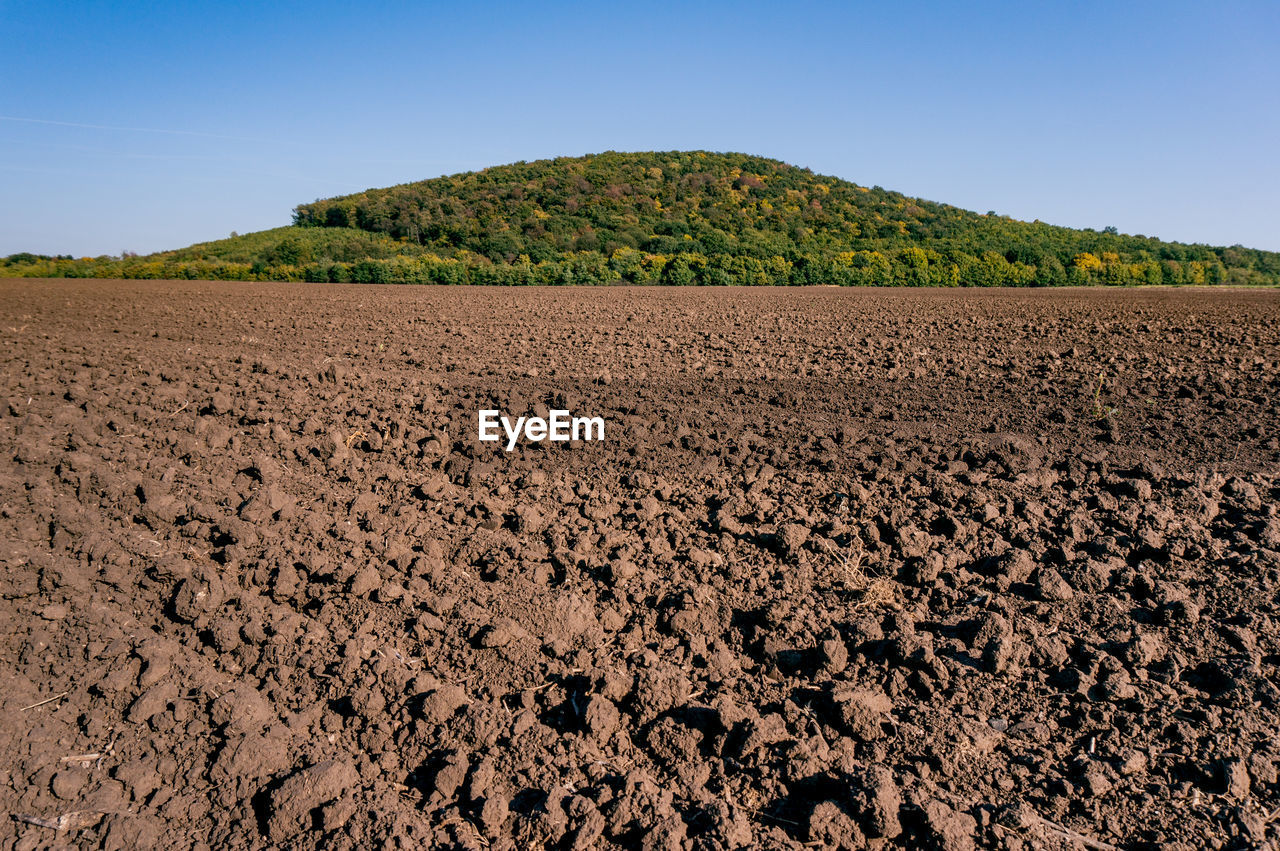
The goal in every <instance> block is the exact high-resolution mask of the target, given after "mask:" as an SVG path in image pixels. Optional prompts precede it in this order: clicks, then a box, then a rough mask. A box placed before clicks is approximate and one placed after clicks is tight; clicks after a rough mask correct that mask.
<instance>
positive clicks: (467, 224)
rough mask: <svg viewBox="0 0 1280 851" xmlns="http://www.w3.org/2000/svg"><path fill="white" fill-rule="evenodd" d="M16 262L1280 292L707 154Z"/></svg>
mask: <svg viewBox="0 0 1280 851" xmlns="http://www.w3.org/2000/svg"><path fill="white" fill-rule="evenodd" d="M10 260H12V258H10ZM6 262H7V268H3V269H0V273H7V274H54V275H56V274H68V275H73V274H92V275H101V276H110V277H116V276H124V277H217V278H223V277H226V278H248V279H272V280H303V279H305V280H315V281H368V282H407V283H499V284H531V283H547V284H561V283H591V284H595V283H611V282H627V283H641V284H643V283H663V284H840V285H873V284H889V285H914V286H957V285H966V286H999V285H1012V286H1019V285H1024V286H1025V285H1030V286H1036V285H1038V286H1051V285H1061V284H1116V285H1124V284H1161V283H1164V284H1201V283H1207V284H1219V283H1232V284H1274V283H1278V282H1280V254H1277V253H1274V252H1266V251H1258V250H1253V249H1247V248H1243V247H1241V246H1232V247H1212V246H1207V245H1187V244H1182V243H1173V242H1163V241H1161V240H1158V239H1154V238H1149V237H1144V236H1128V235H1123V234H1119V233H1117V232H1115V230H1114V229H1113V228H1107V229H1104V230H1102V231H1095V230H1087V229H1086V230H1076V229H1071V228H1065V227H1058V226H1053V225H1047V224H1044V223H1042V222H1039V221H1037V222H1023V221H1017V220H1015V219H1011V218H1009V217H1007V216H999V215H996V214H994V213H987V214H985V215H983V214H978V213H974V212H970V211H967V210H962V209H960V208H958V207H952V206H949V205H946V204H938V203H934V202H931V201H925V200H921V199H917V198H909V197H907V196H905V195H902V194H900V193H897V192H891V191H888V190H885V189H881V188H880V187H878V186H873V187H866V186H860V185H858V184H855V183H851V182H849V181H845V180H841V179H839V178H835V177H826V176H822V175H816V174H814V173H813V172H811V171H809V170H808V169H804V168H798V167H796V166H792V165H788V164H786V163H783V162H780V161H778V160H772V159H766V158H762V157H754V156H749V155H745V154H722V153H709V152H703V151H694V152H679V151H672V152H665V153H616V152H607V153H603V154H597V155H593V156H586V157H575V158H558V159H553V160H540V161H537V162H519V163H514V164H511V165H505V166H498V167H494V168H487V169H483V170H481V171H475V172H467V173H464V174H456V175H451V176H448V177H440V178H435V179H432V180H423V181H418V182H415V183H406V184H402V185H400V186H394V187H391V188H387V189H371V190H368V191H365V192H361V193H358V194H355V195H346V196H342V197H338V198H330V199H325V200H318V201H314V202H312V203H309V204H302V205H300V206H298V207H297V208H296V209H295V211H294V224H293V226H292V227H286V228H277V229H275V230H270V231H263V232H260V233H256V234H249V235H246V236H241V237H233V238H232V239H229V240H220V241H217V242H210V243H201V244H199V245H193V246H191V247H190V248H186V249H182V250H180V251H171V252H161V253H159V254H155V255H151V256H149V257H146V258H125V259H121V260H110V259H106V258H99V259H96V260H79V261H75V260H69V259H53V258H35V259H31V258H30V256H29V255H27V256H25V257H24V259H23V262H21V263H17V262H8V261H6Z"/></svg>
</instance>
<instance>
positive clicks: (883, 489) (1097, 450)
mask: <svg viewBox="0 0 1280 851" xmlns="http://www.w3.org/2000/svg"><path fill="white" fill-rule="evenodd" d="M0 336H2V337H3V340H4V350H3V355H2V357H3V367H2V368H0V383H2V384H3V387H4V396H3V398H0V555H2V557H3V560H4V563H5V565H6V569H5V570H4V571H3V574H2V575H0V673H2V674H3V677H4V680H3V689H0V701H2V707H0V808H3V810H4V811H5V812H6V813H8V814H9V816H8V817H6V819H5V820H4V821H3V822H0V847H3V848H34V847H47V846H55V845H72V846H77V847H98V846H102V847H107V848H136V847H147V846H156V847H161V848H166V849H177V848H208V847H215V848H266V847H299V848H309V847H316V846H323V847H328V848H346V847H353V846H375V845H384V844H386V845H393V846H394V845H399V846H402V847H426V846H431V845H445V846H458V847H464V848H494V849H496V848H515V847H518V848H537V847H555V848H578V849H584V848H594V847H602V848H613V847H625V848H633V847H634V848H646V849H668V848H670V849H677V848H708V849H710V848H733V847H741V846H759V847H770V848H793V847H800V846H812V847H821V846H830V847H837V846H844V847H852V848H860V847H876V848H899V847H936V848H944V849H964V848H971V847H975V846H976V847H996V848H1001V847H1003V848H1053V847H1092V848H1105V847H1108V846H1110V845H1114V846H1119V847H1125V848H1155V847H1174V846H1177V845H1181V846H1183V847H1187V848H1198V847H1230V848H1241V847H1249V846H1262V845H1265V844H1266V843H1268V842H1271V843H1274V842H1276V841H1277V838H1278V837H1280V819H1278V816H1280V784H1278V783H1277V772H1278V768H1280V742H1278V741H1277V731H1278V730H1280V689H1278V688H1277V685H1276V682H1275V680H1276V676H1277V663H1278V662H1280V646H1278V641H1280V626H1278V621H1277V603H1278V593H1280V554H1278V551H1280V517H1278V516H1277V513H1276V504H1277V497H1278V496H1280V489H1278V484H1280V480H1278V479H1277V472H1278V469H1280V468H1278V462H1280V377H1278V376H1280V294H1278V293H1275V292H1231V291H1204V290H1200V291H1167V290H1158V291H1121V292H1117V291H1054V292H1037V291H1017V292H1009V291H999V292H973V291H951V292H946V291H923V292H922V291H902V290H896V291H838V290H825V289H824V290H805V291H790V290H786V291H780V290H765V291H755V290H728V291H726V290H715V291H694V290H677V291H672V290H662V289H651V290H637V289H586V290H536V291H534V290H506V289H465V290H462V289H459V290H450V289H432V288H375V287H339V286H324V285H321V286H311V285H305V286H303V285H261V284H206V283H200V282H186V281H183V282H145V283H144V282H132V281H131V282H115V281H110V282H100V281H99V282H80V283H77V282H65V281H64V282H38V281H29V280H27V281H3V282H0ZM548 406H550V407H564V408H568V409H569V410H571V411H572V412H574V413H575V414H584V415H602V416H604V417H605V418H606V419H607V421H608V427H607V431H606V441H605V442H604V443H603V444H599V443H584V444H578V445H573V446H568V445H565V444H554V445H549V444H537V445H522V446H520V447H518V448H517V449H516V451H514V452H511V453H510V454H508V453H505V452H503V451H502V449H501V448H499V447H497V446H496V445H495V444H491V443H484V444H481V443H479V442H478V441H477V440H476V436H475V432H476V412H477V410H478V409H480V408H488V407H496V408H500V409H502V410H503V411H504V412H507V413H511V414H524V413H528V412H530V411H535V410H540V409H545V408H546V407H548ZM1089 843H1092V844H1091V845H1090V844H1089Z"/></svg>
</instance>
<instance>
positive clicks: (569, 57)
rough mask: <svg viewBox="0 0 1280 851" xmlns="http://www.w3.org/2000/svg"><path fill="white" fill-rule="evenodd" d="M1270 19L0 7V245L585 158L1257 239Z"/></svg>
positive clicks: (1269, 169) (233, 218) (256, 218)
mask: <svg viewBox="0 0 1280 851" xmlns="http://www.w3.org/2000/svg"><path fill="white" fill-rule="evenodd" d="M1278 44H1280V3H1276V2H1274V0H1265V2H1229V0H1228V2H1215V3H1207V2H1177V0H1174V2H1123V3H1116V2H1113V0H1112V1H1109V2H1087V1H1086V2H1070V3H1066V2H1063V3H1025V2H1017V3H984V2H969V3H954V2H938V3H912V2H897V3H866V4H862V3H829V4H828V3H806V2H796V3H790V4H777V3H760V4H756V3H750V2H739V3H701V4H692V3H689V4H682V3H670V4H666V3H654V2H651V3H645V4H604V3H581V4H575V3H564V2H545V3H538V4H533V3H531V4H527V5H515V4H511V5H506V4H497V3H483V2H475V3H448V4H445V3H440V4H436V3H430V2H427V3H423V2H418V3H403V4H401V3H396V2H382V3H376V4H354V3H338V2H324V0H312V2H308V3H294V2H288V0H282V2H272V3H237V2H217V3H213V2H181V0H173V2H168V3H142V2H112V3H99V2H77V3H63V2H57V1H56V0H29V2H10V0H0V256H2V255H7V254H11V253H15V252H19V251H31V252H35V253H45V254H71V255H74V256H77V257H78V256H97V255H101V254H113V255H114V254H120V253H121V252H123V251H136V252H139V253H148V252H152V251H158V250H163V249H168V248H178V247H182V246H185V245H188V244H191V243H193V242H202V241H207V240H211V239H219V238H222V237H225V236H227V235H229V234H230V233H231V232H232V231H238V232H240V233H246V232H249V231H254V230H261V229H264V228H270V227H277V226H280V225H284V224H288V223H289V222H290V220H291V213H292V209H293V207H294V206H295V205H297V204H299V203H304V202H307V201H311V200H314V199H316V198H326V197H331V196H334V195H341V194H346V193H350V192H358V191H360V190H363V189H367V188H371V187H381V186H390V185H394V184H398V183H406V182H409V181H413V180H421V179H424V178H429V177H435V176H438V175H441V174H452V173H456V172H460V171H468V170H471V169H476V168H483V167H485V166H489V165H498V164H502V163H508V162H514V161H517V160H534V159H540V158H544V157H551V156H573V155H580V154H586V153H594V152H598V151H604V150H619V151H627V150H676V149H700V150H711V151H741V152H745V153H751V154H759V155H763V156H769V157H775V158H778V159H781V160H785V161H787V162H789V163H793V164H795V165H800V166H806V167H808V168H811V169H813V170H814V171H815V172H818V173H819V174H827V175H834V176H836V177H841V178H845V179H847V180H852V181H855V182H857V183H860V184H863V185H868V186H870V185H879V186H883V187H885V188H886V189H892V190H896V191H900V192H904V193H906V194H908V195H912V196H916V197H921V198H926V199H929V200H933V201H941V202H945V203H949V204H955V205H958V206H961V207H965V208H967V209H971V210H976V211H978V212H987V211H989V210H994V211H996V212H998V213H1001V214H1003V215H1009V216H1013V217H1015V218H1019V219H1026V220H1034V219H1040V220H1041V221H1045V222H1050V223H1053V224H1061V225H1068V226H1071V227H1092V228H1097V229H1101V228H1103V227H1107V226H1114V227H1117V228H1119V230H1120V231H1121V232H1123V233H1138V234H1145V235H1147V236H1157V237H1160V238H1162V239H1169V240H1178V241H1182V242H1205V243H1210V244H1214V245H1231V244H1236V243H1240V244H1243V245H1246V246H1250V247H1254V248H1265V249H1272V250H1280V216H1277V203H1278V202H1280V153H1278V152H1280V50H1277V47H1276V46H1277V45H1278Z"/></svg>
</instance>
